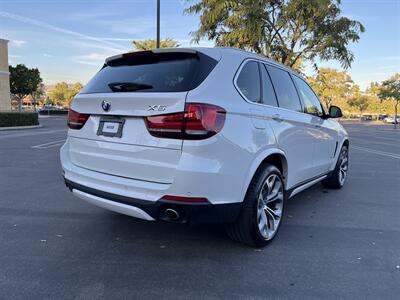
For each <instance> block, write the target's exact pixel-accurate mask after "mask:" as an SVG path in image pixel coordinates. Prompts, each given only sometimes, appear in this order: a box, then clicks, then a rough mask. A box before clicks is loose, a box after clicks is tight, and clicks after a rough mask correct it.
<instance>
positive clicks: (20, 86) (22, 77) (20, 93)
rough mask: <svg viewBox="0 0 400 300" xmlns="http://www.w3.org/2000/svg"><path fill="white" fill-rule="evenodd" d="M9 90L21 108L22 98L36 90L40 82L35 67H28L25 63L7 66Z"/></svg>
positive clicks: (38, 73)
mask: <svg viewBox="0 0 400 300" xmlns="http://www.w3.org/2000/svg"><path fill="white" fill-rule="evenodd" d="M9 71H10V91H11V93H12V94H14V95H16V96H17V98H18V102H19V109H20V110H21V105H22V99H23V98H24V97H26V96H28V95H32V94H34V93H36V92H37V90H38V89H39V88H40V84H41V83H42V78H41V77H40V72H39V70H38V69H37V68H32V69H29V68H27V67H26V66H25V65H21V64H19V65H16V66H15V67H13V66H9Z"/></svg>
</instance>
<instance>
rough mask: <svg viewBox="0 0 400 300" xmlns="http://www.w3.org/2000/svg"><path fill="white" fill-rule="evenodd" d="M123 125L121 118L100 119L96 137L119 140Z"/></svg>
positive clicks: (123, 121) (123, 120)
mask: <svg viewBox="0 0 400 300" xmlns="http://www.w3.org/2000/svg"><path fill="white" fill-rule="evenodd" d="M124 123H125V119H123V118H115V117H114V118H111V117H101V118H100V124H99V129H98V130H97V135H104V136H107V137H118V138H120V137H122V128H123V126H124Z"/></svg>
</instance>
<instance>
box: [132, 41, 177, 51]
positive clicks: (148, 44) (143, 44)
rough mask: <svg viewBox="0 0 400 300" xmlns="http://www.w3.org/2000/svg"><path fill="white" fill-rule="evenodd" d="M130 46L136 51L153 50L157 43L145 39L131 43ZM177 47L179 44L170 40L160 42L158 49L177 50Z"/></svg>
mask: <svg viewBox="0 0 400 300" xmlns="http://www.w3.org/2000/svg"><path fill="white" fill-rule="evenodd" d="M132 44H133V46H134V47H135V49H136V50H137V51H143V50H151V49H155V48H156V46H157V41H156V40H154V39H147V40H143V41H132ZM179 46H180V45H179V43H178V42H177V41H175V40H174V39H171V38H166V39H162V40H160V48H177V47H179Z"/></svg>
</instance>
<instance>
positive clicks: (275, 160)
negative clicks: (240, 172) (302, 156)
mask: <svg viewBox="0 0 400 300" xmlns="http://www.w3.org/2000/svg"><path fill="white" fill-rule="evenodd" d="M265 163H270V164H272V165H274V166H275V167H277V168H278V169H279V171H281V173H282V176H283V181H284V184H285V188H286V184H287V180H288V174H289V173H288V163H287V159H286V155H285V153H284V152H283V151H282V150H280V149H268V150H266V151H264V152H262V153H260V154H259V155H258V156H257V158H256V159H255V160H254V161H253V163H252V165H251V167H250V170H249V172H248V174H247V177H246V182H245V185H244V189H243V192H242V199H244V196H245V194H246V192H247V189H248V188H249V185H250V182H251V180H252V179H253V177H254V175H255V174H256V173H257V171H258V170H259V169H260V168H261V167H262V165H264V164H265Z"/></svg>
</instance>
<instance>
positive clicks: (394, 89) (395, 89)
mask: <svg viewBox="0 0 400 300" xmlns="http://www.w3.org/2000/svg"><path fill="white" fill-rule="evenodd" d="M378 97H379V98H380V99H381V100H393V101H394V102H395V105H394V115H395V118H397V111H398V110H397V107H398V105H399V102H400V73H396V74H394V75H393V76H392V77H390V78H389V79H388V80H385V81H384V82H382V85H381V87H380V90H379V92H378ZM394 127H395V128H396V123H395V126H394Z"/></svg>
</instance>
